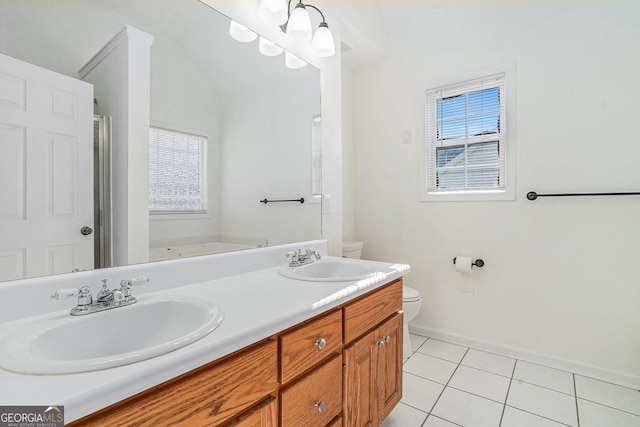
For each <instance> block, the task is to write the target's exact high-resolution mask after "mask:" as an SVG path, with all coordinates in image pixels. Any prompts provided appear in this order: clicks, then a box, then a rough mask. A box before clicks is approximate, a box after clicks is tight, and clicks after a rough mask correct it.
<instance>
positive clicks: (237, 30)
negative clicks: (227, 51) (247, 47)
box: [229, 21, 258, 43]
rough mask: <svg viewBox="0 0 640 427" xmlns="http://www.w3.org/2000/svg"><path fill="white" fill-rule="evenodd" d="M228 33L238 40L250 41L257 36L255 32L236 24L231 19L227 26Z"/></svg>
mask: <svg viewBox="0 0 640 427" xmlns="http://www.w3.org/2000/svg"><path fill="white" fill-rule="evenodd" d="M229 34H231V37H233V38H234V39H236V40H238V41H239V42H244V43H248V42H252V41H254V40H255V39H256V37H258V35H257V34H256V33H254V32H253V31H251V30H250V29H248V28H247V27H245V26H244V25H240V24H238V23H237V22H236V21H231V25H230V26H229Z"/></svg>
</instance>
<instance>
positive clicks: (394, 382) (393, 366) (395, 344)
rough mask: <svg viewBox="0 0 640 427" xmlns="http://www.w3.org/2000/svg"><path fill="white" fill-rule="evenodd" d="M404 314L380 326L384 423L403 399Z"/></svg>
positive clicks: (380, 408)
mask: <svg viewBox="0 0 640 427" xmlns="http://www.w3.org/2000/svg"><path fill="white" fill-rule="evenodd" d="M402 316H403V315H402V313H398V314H397V315H395V316H394V317H392V318H391V319H389V320H387V321H386V322H384V323H383V324H382V325H380V328H379V329H378V331H377V332H378V333H377V336H376V339H377V340H378V370H377V374H378V379H377V385H378V398H379V401H378V408H379V414H380V422H382V421H383V420H384V419H385V418H386V417H387V416H388V415H389V413H390V412H391V410H393V408H394V407H395V406H396V405H397V404H398V402H399V401H400V398H401V397H402V319H403V317H402Z"/></svg>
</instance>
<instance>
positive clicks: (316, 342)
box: [313, 338, 327, 350]
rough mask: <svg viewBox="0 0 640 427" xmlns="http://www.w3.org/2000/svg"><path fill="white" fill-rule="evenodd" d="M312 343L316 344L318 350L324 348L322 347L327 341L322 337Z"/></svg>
mask: <svg viewBox="0 0 640 427" xmlns="http://www.w3.org/2000/svg"><path fill="white" fill-rule="evenodd" d="M313 344H314V345H316V346H317V347H318V348H319V349H320V350H324V348H325V347H326V346H327V341H326V340H325V339H324V338H322V339H321V340H316V341H315V342H314V343H313Z"/></svg>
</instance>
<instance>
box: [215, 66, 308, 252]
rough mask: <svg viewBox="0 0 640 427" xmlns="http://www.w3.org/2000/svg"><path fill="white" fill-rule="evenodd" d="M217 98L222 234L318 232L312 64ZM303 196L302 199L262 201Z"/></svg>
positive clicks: (302, 235)
mask: <svg viewBox="0 0 640 427" xmlns="http://www.w3.org/2000/svg"><path fill="white" fill-rule="evenodd" d="M272 59H273V60H282V58H281V57H280V58H272ZM275 100H277V108H275V104H274V101H275ZM221 102H222V104H223V105H224V109H223V110H222V116H221V121H222V123H224V125H223V127H222V129H221V145H222V165H223V170H222V179H221V187H222V188H221V203H222V205H223V206H224V210H223V212H222V216H221V223H220V233H221V234H222V235H224V236H232V237H242V238H249V239H251V238H254V239H266V240H267V241H268V244H269V245H270V246H273V245H279V244H283V243H290V242H295V241H302V240H305V239H308V238H309V237H316V238H318V237H320V227H318V224H320V212H321V211H320V204H319V203H318V201H316V202H315V203H314V201H313V198H312V194H311V144H310V143H309V141H310V140H311V122H312V118H313V117H314V116H317V115H319V114H320V89H319V87H318V72H317V70H314V69H312V68H306V67H305V68H303V69H299V70H289V69H285V70H283V71H282V72H281V73H279V74H277V75H274V76H270V77H268V78H265V79H263V80H260V81H257V82H253V83H251V84H247V85H245V86H242V87H240V88H238V89H235V90H231V91H228V92H224V93H222V94H221ZM296 141H297V142H298V143H297V144H296V143H292V142H296ZM305 177H306V179H304V178H305ZM300 197H303V198H304V199H305V203H302V204H300V203H297V202H293V203H289V202H287V203H268V204H266V205H265V204H263V203H260V202H259V201H260V200H263V199H265V198H267V199H269V200H274V199H275V200H278V199H298V198H300Z"/></svg>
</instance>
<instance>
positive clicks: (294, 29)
mask: <svg viewBox="0 0 640 427" xmlns="http://www.w3.org/2000/svg"><path fill="white" fill-rule="evenodd" d="M312 34H313V33H312V30H311V17H310V16H309V12H307V8H306V7H304V5H303V4H302V3H298V4H297V5H296V8H295V9H293V13H291V16H290V17H289V23H288V24H287V39H289V40H290V41H292V42H308V41H310V40H311V36H312Z"/></svg>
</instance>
